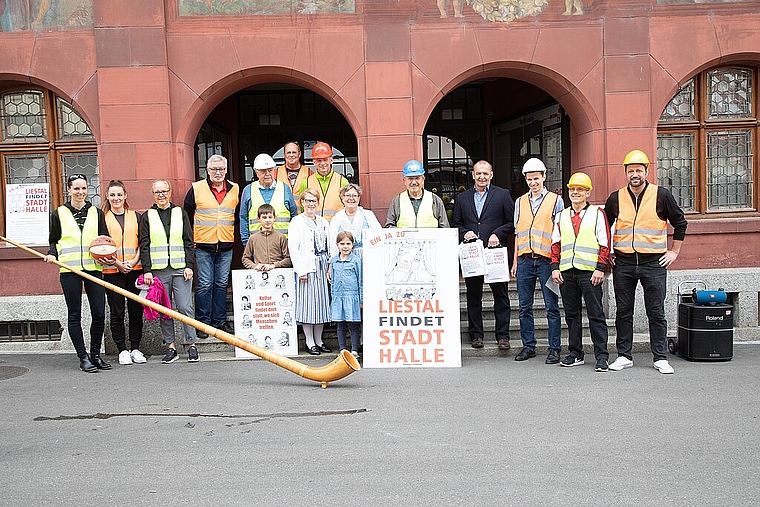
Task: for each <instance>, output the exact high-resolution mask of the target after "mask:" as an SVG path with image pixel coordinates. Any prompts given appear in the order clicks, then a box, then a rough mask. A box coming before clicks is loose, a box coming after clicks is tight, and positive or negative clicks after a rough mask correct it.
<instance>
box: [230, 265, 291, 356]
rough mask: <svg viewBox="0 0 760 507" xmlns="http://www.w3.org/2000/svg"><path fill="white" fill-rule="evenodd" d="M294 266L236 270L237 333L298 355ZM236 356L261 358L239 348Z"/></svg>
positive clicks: (236, 349)
mask: <svg viewBox="0 0 760 507" xmlns="http://www.w3.org/2000/svg"><path fill="white" fill-rule="evenodd" d="M294 291H295V279H294V277H293V269H292V268H277V269H273V270H271V271H256V270H254V269H235V270H233V271H232V301H233V303H232V304H233V307H234V314H235V335H236V336H237V337H238V338H242V339H243V340H247V341H249V342H251V343H253V344H254V345H258V346H259V347H262V348H265V349H269V350H272V351H273V352H277V353H278V354H282V355H283V356H296V355H298V335H297V327H296V322H295V319H294V318H293V316H294V315H295V312H294V310H293V301H294V300H295V292H294ZM235 357H239V358H250V357H258V356H256V355H254V354H251V353H250V352H248V351H246V350H243V349H240V348H237V347H235Z"/></svg>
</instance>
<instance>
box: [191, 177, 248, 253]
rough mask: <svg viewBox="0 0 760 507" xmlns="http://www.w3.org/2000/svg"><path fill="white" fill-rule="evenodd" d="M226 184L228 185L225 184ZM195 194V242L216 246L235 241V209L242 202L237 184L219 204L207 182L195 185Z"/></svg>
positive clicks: (198, 182)
mask: <svg viewBox="0 0 760 507" xmlns="http://www.w3.org/2000/svg"><path fill="white" fill-rule="evenodd" d="M225 184H226V183H225ZM193 192H194V193H195V216H194V217H193V241H195V242H196V243H206V244H216V243H232V242H233V241H235V207H236V206H237V205H238V202H239V201H240V189H239V188H238V185H237V183H233V184H232V188H230V189H229V190H228V191H227V194H226V195H225V196H224V200H223V201H222V203H221V204H219V203H218V202H217V200H216V196H215V195H214V193H213V192H211V188H210V187H209V186H208V182H207V181H206V180H201V181H196V182H195V183H193Z"/></svg>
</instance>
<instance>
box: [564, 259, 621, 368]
mask: <svg viewBox="0 0 760 507" xmlns="http://www.w3.org/2000/svg"><path fill="white" fill-rule="evenodd" d="M592 273H593V271H584V270H580V269H575V268H572V269H568V270H567V271H563V272H562V278H563V279H564V280H565V281H564V282H563V283H562V285H560V291H561V292H562V304H563V305H564V306H565V322H567V330H568V340H567V341H568V347H567V348H568V349H569V350H570V355H571V356H572V357H577V358H579V359H583V355H584V353H583V315H582V313H581V312H582V311H583V306H582V302H581V298H583V301H585V303H586V313H587V314H588V322H589V328H590V329H591V342H592V343H593V344H594V357H595V358H596V359H597V360H599V359H609V357H610V354H609V352H608V351H607V338H608V335H607V320H606V318H605V316H604V308H603V307H602V285H601V284H599V285H596V286H594V285H593V284H592V283H591V274H592Z"/></svg>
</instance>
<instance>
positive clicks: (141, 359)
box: [132, 349, 148, 364]
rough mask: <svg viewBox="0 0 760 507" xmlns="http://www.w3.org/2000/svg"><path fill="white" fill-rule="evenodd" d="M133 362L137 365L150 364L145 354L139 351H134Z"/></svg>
mask: <svg viewBox="0 0 760 507" xmlns="http://www.w3.org/2000/svg"><path fill="white" fill-rule="evenodd" d="M132 361H133V362H134V363H136V364H144V363H147V362H148V360H147V359H145V356H144V355H143V353H142V352H140V351H139V350H137V349H135V350H133V351H132Z"/></svg>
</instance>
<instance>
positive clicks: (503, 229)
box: [453, 160, 515, 350]
mask: <svg viewBox="0 0 760 507" xmlns="http://www.w3.org/2000/svg"><path fill="white" fill-rule="evenodd" d="M492 178H493V168H492V167H491V164H489V163H488V162H486V161H485V160H481V161H479V162H477V163H476V164H475V165H474V166H473V168H472V179H473V180H475V186H474V187H473V188H469V189H467V190H465V191H464V192H461V193H459V194H458V195H457V198H456V201H454V219H453V225H454V227H456V228H457V229H459V241H472V240H475V239H480V240H482V241H483V246H484V247H498V246H503V247H506V246H507V245H508V242H507V241H508V239H509V236H510V235H511V234H512V233H513V232H514V223H513V217H514V213H515V203H514V201H513V200H512V196H511V195H510V194H509V190H506V189H504V188H501V187H497V186H496V185H491V179H492ZM464 281H465V285H466V286H467V320H468V327H469V333H470V341H471V343H472V347H473V348H475V349H480V348H483V302H482V299H483V277H482V276H471V277H467V278H465V279H464ZM489 285H490V286H491V291H492V292H493V297H494V313H495V316H496V341H497V343H498V345H499V350H508V349H509V313H510V307H509V296H508V294H507V282H498V283H491V284H489Z"/></svg>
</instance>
